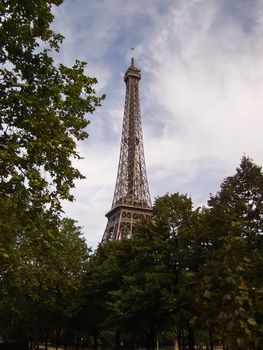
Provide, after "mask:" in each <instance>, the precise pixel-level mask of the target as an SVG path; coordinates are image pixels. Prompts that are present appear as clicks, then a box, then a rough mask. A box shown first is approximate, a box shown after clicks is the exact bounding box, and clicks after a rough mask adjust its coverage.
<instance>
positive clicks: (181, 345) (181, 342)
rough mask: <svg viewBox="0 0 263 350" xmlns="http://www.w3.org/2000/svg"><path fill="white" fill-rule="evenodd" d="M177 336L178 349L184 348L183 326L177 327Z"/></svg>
mask: <svg viewBox="0 0 263 350" xmlns="http://www.w3.org/2000/svg"><path fill="white" fill-rule="evenodd" d="M177 337H178V347H179V350H184V331H183V328H179V331H178V336H177Z"/></svg>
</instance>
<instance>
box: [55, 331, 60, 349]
mask: <svg viewBox="0 0 263 350" xmlns="http://www.w3.org/2000/svg"><path fill="white" fill-rule="evenodd" d="M59 338H60V330H56V350H58V347H59V343H60V339H59Z"/></svg>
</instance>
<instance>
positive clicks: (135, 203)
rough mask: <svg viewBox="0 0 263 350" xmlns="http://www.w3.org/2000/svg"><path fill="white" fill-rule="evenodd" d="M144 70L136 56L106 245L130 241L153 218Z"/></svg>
mask: <svg viewBox="0 0 263 350" xmlns="http://www.w3.org/2000/svg"><path fill="white" fill-rule="evenodd" d="M140 79H141V73H140V70H139V69H138V68H137V67H135V65H134V57H132V58H131V64H130V66H129V67H128V69H127V71H126V73H125V76H124V81H125V84H126V96H125V107H124V117H123V126H122V138H121V150H120V159H119V167H118V174H117V180H116V185H115V191H114V196H113V201H112V206H111V209H110V211H109V212H108V213H107V214H106V217H107V218H108V223H107V226H106V229H105V232H104V235H103V238H102V243H104V242H108V241H110V240H120V239H123V238H130V237H131V236H132V234H133V231H134V227H135V226H136V224H137V222H138V220H140V219H142V218H151V216H152V204H151V198H150V192H149V186H148V181H147V175H146V168H145V159H144V151H143V137H142V121H141V111H140V100H139V81H140Z"/></svg>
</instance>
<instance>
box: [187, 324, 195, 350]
mask: <svg viewBox="0 0 263 350" xmlns="http://www.w3.org/2000/svg"><path fill="white" fill-rule="evenodd" d="M187 328H188V343H189V350H195V338H194V332H193V330H192V328H191V327H190V325H189V324H188V326H187Z"/></svg>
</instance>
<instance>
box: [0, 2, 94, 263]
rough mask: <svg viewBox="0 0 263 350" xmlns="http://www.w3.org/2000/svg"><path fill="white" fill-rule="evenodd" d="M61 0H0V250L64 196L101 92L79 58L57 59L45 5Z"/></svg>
mask: <svg viewBox="0 0 263 350" xmlns="http://www.w3.org/2000/svg"><path fill="white" fill-rule="evenodd" d="M61 3H62V1H61V0H37V1H20V0H14V1H13V0H3V1H1V3H0V6H1V25H2V30H1V43H2V45H1V51H0V63H1V68H0V74H1V76H0V89H1V91H0V94H1V115H0V201H1V202H0V207H1V212H0V230H1V238H2V237H4V239H3V240H2V239H1V242H0V250H1V251H2V254H5V256H6V257H7V255H9V251H8V246H9V247H10V245H8V243H10V242H12V239H14V237H16V234H17V231H18V230H20V229H21V227H19V225H21V226H22V227H23V230H24V231H25V230H28V231H31V232H32V230H34V229H35V228H36V222H35V217H36V216H37V215H42V214H41V213H42V212H43V211H45V212H49V215H50V216H52V215H53V216H54V215H55V216H56V215H57V214H58V213H59V212H60V211H61V200H62V199H68V200H72V199H73V197H72V195H71V194H70V189H71V188H72V187H73V186H74V180H75V179H78V178H82V177H83V176H82V175H81V174H80V172H79V171H78V169H76V168H74V166H73V165H72V159H74V158H80V156H79V154H78V151H77V149H76V143H77V141H78V140H84V139H85V138H86V137H87V136H88V134H87V131H86V126H87V125H88V123H89V121H88V120H87V119H86V117H85V114H86V113H93V112H94V110H95V108H96V107H97V106H98V105H99V104H100V101H101V98H99V97H96V96H95V90H94V87H93V86H94V84H95V83H96V79H95V78H90V77H88V76H86V75H85V63H84V62H80V61H76V62H75V64H74V65H73V67H66V66H65V65H63V64H59V65H58V66H57V65H56V64H55V63H54V60H53V58H52V56H51V52H52V50H56V51H58V50H59V44H60V43H61V41H62V36H61V35H60V34H56V33H54V32H53V31H52V30H51V29H50V24H51V22H52V20H53V15H52V12H51V9H52V6H58V5H60V4H61Z"/></svg>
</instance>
